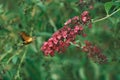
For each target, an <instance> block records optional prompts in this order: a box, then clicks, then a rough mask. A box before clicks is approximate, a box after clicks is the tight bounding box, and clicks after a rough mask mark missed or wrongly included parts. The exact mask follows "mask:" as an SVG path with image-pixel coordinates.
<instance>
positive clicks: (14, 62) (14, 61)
mask: <svg viewBox="0 0 120 80" xmlns="http://www.w3.org/2000/svg"><path fill="white" fill-rule="evenodd" d="M17 60H18V56H14V57H13V59H12V62H13V64H16V63H17Z"/></svg>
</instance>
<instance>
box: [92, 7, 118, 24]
mask: <svg viewBox="0 0 120 80" xmlns="http://www.w3.org/2000/svg"><path fill="white" fill-rule="evenodd" d="M118 11H120V8H119V9H117V10H116V11H114V12H113V13H111V14H108V15H106V17H103V18H101V19H98V20H93V21H92V23H96V22H99V21H103V20H105V19H107V18H109V17H111V16H112V15H114V14H115V13H117V12H118Z"/></svg>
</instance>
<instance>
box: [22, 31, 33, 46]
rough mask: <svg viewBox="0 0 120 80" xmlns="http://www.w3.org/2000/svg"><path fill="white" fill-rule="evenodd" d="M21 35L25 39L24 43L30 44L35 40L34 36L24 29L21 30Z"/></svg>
mask: <svg viewBox="0 0 120 80" xmlns="http://www.w3.org/2000/svg"><path fill="white" fill-rule="evenodd" d="M20 36H21V38H22V40H23V44H29V43H31V42H33V40H34V39H33V37H30V36H29V35H27V34H26V33H25V32H24V31H23V32H20Z"/></svg>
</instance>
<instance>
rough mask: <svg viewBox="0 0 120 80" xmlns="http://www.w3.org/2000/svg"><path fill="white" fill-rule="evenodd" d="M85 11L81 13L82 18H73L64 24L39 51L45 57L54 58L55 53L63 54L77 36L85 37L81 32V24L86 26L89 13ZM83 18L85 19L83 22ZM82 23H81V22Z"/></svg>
mask: <svg viewBox="0 0 120 80" xmlns="http://www.w3.org/2000/svg"><path fill="white" fill-rule="evenodd" d="M86 12H87V11H85V12H83V13H82V18H80V17H79V16H75V17H73V18H71V19H69V20H68V21H66V22H65V23H64V27H62V28H61V29H59V30H58V31H57V32H55V33H54V34H53V35H52V37H51V38H50V39H49V40H48V41H47V42H45V43H44V44H43V45H42V47H41V50H42V51H43V52H44V54H45V55H51V56H54V53H55V52H59V53H61V52H64V51H65V50H66V49H67V47H69V45H70V43H71V42H73V43H74V40H75V38H76V36H77V35H80V34H82V35H83V36H85V34H84V32H83V30H84V28H83V24H86V23H87V22H88V21H89V20H90V17H89V13H87V14H86ZM83 18H86V19H84V20H83ZM81 21H82V22H81Z"/></svg>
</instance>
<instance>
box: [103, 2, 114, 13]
mask: <svg viewBox="0 0 120 80" xmlns="http://www.w3.org/2000/svg"><path fill="white" fill-rule="evenodd" d="M112 5H113V2H107V3H105V4H104V6H105V11H106V13H107V14H108V13H109V10H110V9H111V7H112Z"/></svg>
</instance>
